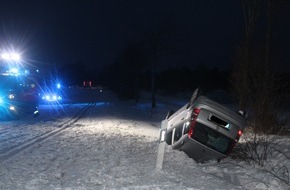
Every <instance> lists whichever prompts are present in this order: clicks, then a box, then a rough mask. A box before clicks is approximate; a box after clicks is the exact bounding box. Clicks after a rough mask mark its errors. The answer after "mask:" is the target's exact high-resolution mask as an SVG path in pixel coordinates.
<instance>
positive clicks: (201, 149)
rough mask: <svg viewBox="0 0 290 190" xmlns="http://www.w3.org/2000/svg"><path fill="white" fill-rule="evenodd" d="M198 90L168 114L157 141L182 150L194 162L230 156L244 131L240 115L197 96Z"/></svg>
mask: <svg viewBox="0 0 290 190" xmlns="http://www.w3.org/2000/svg"><path fill="white" fill-rule="evenodd" d="M198 94H199V91H198V89H197V90H196V91H195V92H194V93H193V95H192V98H191V100H190V101H189V103H187V104H186V105H184V106H183V107H182V108H180V109H179V110H178V111H177V112H175V113H174V112H173V111H170V112H169V113H168V115H167V116H166V118H165V120H163V121H162V125H165V126H161V129H163V130H161V131H160V139H161V141H162V140H163V141H166V143H167V144H168V145H171V147H172V148H173V149H178V150H180V151H184V152H185V153H186V154H187V155H188V156H189V157H191V158H193V159H194V160H195V161H197V162H205V161H208V160H221V159H222V158H225V157H226V156H228V155H229V154H230V152H231V151H232V149H233V148H234V146H235V144H236V143H237V142H238V141H239V138H240V137H241V135H242V133H243V131H244V129H245V124H246V121H245V118H244V116H243V115H242V112H241V113H239V112H234V111H232V110H230V109H228V108H227V107H225V106H223V105H221V104H219V103H217V102H215V101H213V100H211V99H209V98H208V97H206V96H199V95H198Z"/></svg>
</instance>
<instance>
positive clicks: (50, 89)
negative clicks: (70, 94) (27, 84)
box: [40, 79, 63, 103]
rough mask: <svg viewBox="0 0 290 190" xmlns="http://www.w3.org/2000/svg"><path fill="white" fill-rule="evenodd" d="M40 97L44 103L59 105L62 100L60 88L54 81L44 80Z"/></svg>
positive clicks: (58, 83)
mask: <svg viewBox="0 0 290 190" xmlns="http://www.w3.org/2000/svg"><path fill="white" fill-rule="evenodd" d="M40 97H41V99H42V101H43V102H46V103H48V102H49V103H59V102H61V101H62V100H63V92H62V86H61V83H60V82H59V81H56V80H51V79H49V80H44V81H43V83H42V84H41V90H40Z"/></svg>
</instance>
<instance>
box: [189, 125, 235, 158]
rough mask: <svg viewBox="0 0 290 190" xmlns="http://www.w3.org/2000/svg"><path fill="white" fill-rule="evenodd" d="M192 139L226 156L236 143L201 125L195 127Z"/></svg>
mask: <svg viewBox="0 0 290 190" xmlns="http://www.w3.org/2000/svg"><path fill="white" fill-rule="evenodd" d="M191 138H193V139H195V140H196V141H198V142H200V143H202V144H204V145H206V146H208V147H210V148H212V149H214V150H216V151H218V152H220V153H223V154H226V153H227V152H228V150H229V148H230V147H231V146H232V144H233V143H234V140H232V139H230V138H228V137H227V136H225V135H223V134H221V133H219V132H217V131H216V130H214V129H212V128H209V127H207V126H205V125H201V124H197V125H196V126H195V127H194V132H193V134H192V137H191Z"/></svg>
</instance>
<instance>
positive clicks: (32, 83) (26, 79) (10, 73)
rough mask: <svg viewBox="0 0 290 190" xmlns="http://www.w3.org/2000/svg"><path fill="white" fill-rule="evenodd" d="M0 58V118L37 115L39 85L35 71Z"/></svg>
mask: <svg viewBox="0 0 290 190" xmlns="http://www.w3.org/2000/svg"><path fill="white" fill-rule="evenodd" d="M1 58H2V59H1V60H0V119H7V118H21V116H22V115H23V114H31V115H33V116H38V102H39V85H38V80H37V72H32V71H30V70H28V69H25V68H23V67H20V66H19V65H17V64H13V63H14V62H11V61H6V59H5V58H6V57H5V56H3V55H2V56H1Z"/></svg>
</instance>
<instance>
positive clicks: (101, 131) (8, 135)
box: [0, 89, 290, 190]
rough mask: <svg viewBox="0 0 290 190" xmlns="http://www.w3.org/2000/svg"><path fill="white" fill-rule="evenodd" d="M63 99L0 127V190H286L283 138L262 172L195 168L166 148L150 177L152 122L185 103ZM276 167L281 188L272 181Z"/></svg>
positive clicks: (93, 95)
mask: <svg viewBox="0 0 290 190" xmlns="http://www.w3.org/2000/svg"><path fill="white" fill-rule="evenodd" d="M68 93H69V95H70V96H71V98H72V99H73V100H72V101H70V102H66V103H64V104H62V105H54V106H52V105H41V106H40V113H41V115H40V116H39V117H38V118H30V117H24V118H22V119H21V120H17V121H5V122H1V123H0V189H13V190H15V189H42V190H43V189H68V190H69V189H166V190H167V189H192V190H201V189H204V190H213V189H214V190H216V189H221V190H223V189H261V190H262V189H263V190H264V189H265V190H266V189H273V190H274V189H275V190H278V189H279V190H283V189H289V185H288V186H287V184H286V183H287V177H288V183H289V172H288V176H287V171H288V170H289V169H290V163H289V157H290V150H289V145H290V141H289V139H288V138H281V139H280V138H279V140H280V144H279V145H280V146H279V147H281V150H280V151H281V152H280V153H279V154H274V155H273V156H272V157H270V158H269V163H271V164H269V166H270V165H271V166H273V168H272V169H273V170H270V171H269V170H266V169H265V168H259V167H258V166H255V167H254V166H252V165H248V164H246V163H245V162H242V161H235V160H233V159H232V158H230V157H229V158H226V159H224V160H222V161H221V162H219V163H217V162H216V161H211V162H208V163H205V164H198V163H196V162H195V161H194V160H192V159H190V158H188V157H187V155H186V154H184V153H183V152H180V151H176V150H171V149H170V147H166V153H165V156H164V163H163V169H162V170H161V171H158V170H156V168H155V166H156V159H157V150H158V136H159V134H158V128H159V125H160V122H161V120H162V119H163V118H164V117H165V115H166V113H167V111H168V110H169V109H175V110H176V109H178V108H179V107H181V106H182V105H183V104H185V102H186V100H177V99H171V98H166V99H165V98H162V99H161V98H159V99H157V101H158V106H157V108H156V109H155V110H153V112H152V111H151V109H150V101H149V99H147V98H146V97H145V98H142V99H141V100H140V102H139V103H138V104H135V103H134V102H122V101H118V100H117V99H116V98H115V97H114V95H112V94H111V93H110V92H107V91H106V90H104V91H103V92H102V93H101V92H99V91H98V90H84V89H75V90H70V91H69V92H68ZM287 158H288V159H287ZM279 164H280V165H281V164H282V165H281V166H285V167H282V169H284V170H283V171H284V177H282V178H283V179H284V180H286V183H285V182H282V181H281V180H278V178H277V177H275V176H274V175H273V174H278V173H279V171H277V172H275V169H276V170H278V169H279V168H280V167H278V165H279ZM275 167H276V168H275ZM268 169H269V168H268ZM282 169H281V170H282ZM271 172H272V174H271ZM280 177H281V176H280Z"/></svg>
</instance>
